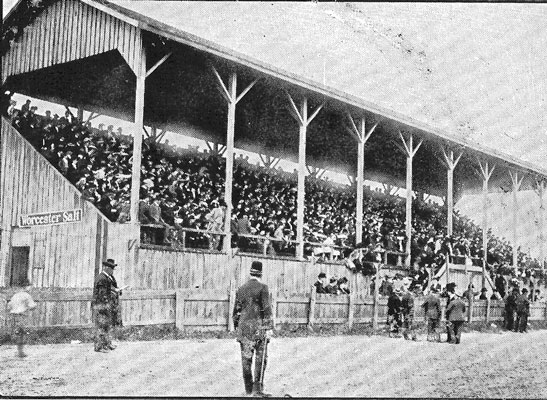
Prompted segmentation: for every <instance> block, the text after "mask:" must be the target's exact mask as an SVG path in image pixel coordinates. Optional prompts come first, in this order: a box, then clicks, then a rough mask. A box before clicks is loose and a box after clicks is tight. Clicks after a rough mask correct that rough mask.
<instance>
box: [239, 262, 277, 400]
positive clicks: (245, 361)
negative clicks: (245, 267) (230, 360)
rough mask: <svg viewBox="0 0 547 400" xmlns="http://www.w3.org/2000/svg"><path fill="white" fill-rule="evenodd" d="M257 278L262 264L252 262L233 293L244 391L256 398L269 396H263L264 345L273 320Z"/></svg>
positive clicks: (265, 288) (265, 294)
mask: <svg viewBox="0 0 547 400" xmlns="http://www.w3.org/2000/svg"><path fill="white" fill-rule="evenodd" d="M261 277H262V263H261V262H260V261H253V263H252V265H251V278H250V279H249V281H247V283H245V284H244V285H243V286H241V287H240V288H239V289H238V291H237V294H236V301H235V306H234V312H233V320H234V327H235V328H236V333H237V341H238V342H239V344H240V346H241V364H242V366H243V382H244V383H245V392H246V393H247V394H253V395H254V396H257V397H269V396H270V395H269V394H267V393H264V371H265V369H266V364H267V359H268V354H267V344H268V342H269V341H270V337H271V334H272V329H273V321H272V308H271V305H270V293H269V291H268V286H267V285H265V284H263V283H262V282H260V278H261ZM255 352H256V357H254V358H255V360H254V361H255V367H254V379H253V356H254V355H255Z"/></svg>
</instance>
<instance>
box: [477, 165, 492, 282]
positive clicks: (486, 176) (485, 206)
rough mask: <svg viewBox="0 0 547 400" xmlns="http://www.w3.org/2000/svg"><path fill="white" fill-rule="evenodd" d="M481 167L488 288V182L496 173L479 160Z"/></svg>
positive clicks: (484, 277) (483, 277) (483, 235)
mask: <svg viewBox="0 0 547 400" xmlns="http://www.w3.org/2000/svg"><path fill="white" fill-rule="evenodd" d="M479 167H480V169H481V172H482V177H483V180H482V193H483V203H482V204H483V205H482V253H483V259H482V287H486V263H487V259H488V181H489V180H490V177H491V176H492V173H493V172H494V169H495V166H494V165H493V166H491V167H490V165H489V164H488V161H486V162H485V163H484V165H483V164H482V162H481V161H480V160H479Z"/></svg>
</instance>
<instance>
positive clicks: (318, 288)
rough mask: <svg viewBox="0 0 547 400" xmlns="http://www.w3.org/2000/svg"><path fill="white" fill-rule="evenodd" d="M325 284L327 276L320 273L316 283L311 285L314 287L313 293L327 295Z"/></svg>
mask: <svg viewBox="0 0 547 400" xmlns="http://www.w3.org/2000/svg"><path fill="white" fill-rule="evenodd" d="M326 282H327V274H325V273H324V272H320V273H319V275H318V276H317V282H315V283H314V284H313V286H315V293H319V294H324V293H327V289H326V287H325V283H326Z"/></svg>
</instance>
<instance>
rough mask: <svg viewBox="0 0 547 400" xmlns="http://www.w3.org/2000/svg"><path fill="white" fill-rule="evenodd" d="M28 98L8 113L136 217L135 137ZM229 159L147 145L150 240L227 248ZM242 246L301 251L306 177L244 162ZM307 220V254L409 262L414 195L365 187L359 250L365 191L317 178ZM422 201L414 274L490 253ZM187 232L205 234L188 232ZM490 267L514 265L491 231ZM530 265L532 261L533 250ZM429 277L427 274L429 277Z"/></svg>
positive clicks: (145, 212) (462, 226) (54, 159)
mask: <svg viewBox="0 0 547 400" xmlns="http://www.w3.org/2000/svg"><path fill="white" fill-rule="evenodd" d="M36 111H37V108H36V107H35V106H32V105H31V102H30V101H27V102H26V103H25V104H24V105H22V107H21V108H20V110H17V109H16V108H15V104H14V102H12V103H11V105H10V108H9V109H8V111H7V113H8V115H9V117H10V118H11V121H12V123H13V125H14V126H15V127H16V128H17V129H18V130H19V131H20V132H21V133H22V134H23V135H24V136H25V137H26V138H27V139H28V140H29V142H30V143H32V145H33V146H34V147H36V148H37V149H38V150H39V151H40V152H41V153H42V154H43V155H44V156H45V157H46V158H47V159H48V160H50V162H51V163H52V164H53V165H54V166H56V167H57V168H58V169H59V171H61V172H62V173H63V174H64V175H65V176H66V177H67V178H68V179H69V180H70V181H71V182H72V183H73V184H74V185H75V186H76V187H77V188H78V189H79V190H81V192H82V194H83V196H84V197H85V198H86V199H87V200H89V201H91V202H93V203H94V204H96V205H97V207H98V208H99V209H100V210H101V211H102V212H103V213H104V215H105V216H106V217H107V218H109V219H110V220H111V221H117V222H120V223H125V222H127V221H129V219H130V213H129V204H130V191H131V166H132V158H131V157H132V146H133V141H132V137H131V136H126V135H123V134H122V132H121V129H118V130H117V131H114V128H113V127H112V126H110V127H108V128H107V129H105V128H104V126H102V125H99V127H98V128H93V127H91V125H90V123H89V122H86V121H80V120H78V118H76V117H75V116H74V115H73V114H72V113H71V112H70V111H69V109H68V108H67V111H66V113H65V115H64V116H61V117H60V116H58V115H57V114H54V115H51V112H49V111H46V112H45V115H38V114H37V113H36ZM224 171H225V160H224V159H223V158H222V157H221V156H219V155H217V154H214V153H211V152H198V151H197V150H195V149H194V150H192V149H181V148H179V147H176V146H172V145H170V144H169V143H168V141H166V142H165V143H157V142H156V141H155V140H152V139H146V140H144V144H143V151H142V167H141V188H140V199H141V201H140V206H139V220H140V221H139V222H140V223H141V224H143V225H144V226H148V225H150V226H154V227H155V229H157V230H159V232H160V233H161V235H159V237H160V238H159V239H158V238H157V237H156V238H153V237H152V236H150V237H147V236H146V235H145V237H144V242H146V241H149V242H150V241H156V242H159V243H162V244H164V245H171V246H177V245H180V242H181V241H182V240H183V237H184V240H185V243H184V245H185V246H187V247H209V248H212V249H220V248H221V246H222V241H223V236H222V232H223V228H224V218H225V207H226V205H225V204H223V198H224ZM233 182H234V183H233V214H232V221H231V232H232V234H233V238H232V246H233V247H239V248H240V249H242V250H250V251H256V250H259V249H261V248H262V245H263V240H262V239H258V238H256V236H258V237H266V236H268V237H270V238H271V240H270V241H269V243H267V252H269V253H270V254H294V250H295V247H296V243H295V240H296V216H297V175H296V174H295V173H294V172H286V171H283V170H281V169H272V168H267V167H264V166H259V165H253V164H251V163H249V162H248V159H246V158H243V157H241V156H240V157H239V158H236V160H235V165H234V181H233ZM305 185H306V199H305V200H306V208H305V217H304V239H305V241H306V244H305V254H306V255H307V256H309V257H315V258H326V259H337V258H340V259H341V258H346V259H349V260H350V261H351V263H348V266H349V267H350V268H352V269H355V270H358V271H360V272H362V273H364V274H370V275H372V272H371V271H372V269H373V268H371V267H370V263H371V262H373V261H375V257H377V255H376V253H375V252H374V251H373V250H378V249H380V251H383V252H387V253H388V254H387V256H388V262H390V263H391V264H396V263H399V264H400V263H401V261H402V260H404V257H402V256H401V255H397V254H393V253H397V252H399V253H402V252H403V251H404V249H405V248H406V243H405V241H406V238H405V229H404V221H405V200H404V199H403V198H400V197H397V196H389V195H386V194H383V193H378V192H376V191H372V190H370V189H368V188H366V189H365V196H364V220H363V235H362V237H363V240H362V243H360V244H357V246H356V247H357V248H361V249H365V250H366V251H364V252H361V253H360V254H358V255H357V256H355V254H354V253H352V250H353V249H354V248H355V246H353V244H354V242H355V204H356V199H355V188H354V187H348V186H344V185H338V184H336V183H333V182H330V181H327V180H323V179H317V178H315V177H313V176H309V177H307V178H306V181H305ZM420 197H421V196H417V198H416V199H415V200H414V205H413V209H414V213H413V235H412V243H411V261H412V266H413V267H412V268H413V271H411V272H412V273H414V272H416V273H418V272H419V271H420V268H425V269H429V268H433V271H434V272H436V271H437V270H438V269H439V268H440V267H441V266H442V265H443V263H444V260H445V257H446V255H449V256H450V257H453V258H454V260H453V261H455V262H458V263H469V264H473V263H475V264H477V262H478V260H477V259H480V258H482V256H483V254H482V246H481V243H482V230H481V228H480V227H478V226H477V225H475V224H474V223H472V221H470V220H468V219H467V218H465V217H464V216H460V215H458V214H456V215H455V218H454V232H455V234H454V235H453V236H452V237H448V236H446V234H445V226H446V213H445V211H444V209H443V207H441V206H439V205H437V204H434V203H427V202H425V201H423V200H422V199H421V198H420ZM181 228H193V229H197V230H205V231H208V232H207V233H203V232H187V233H186V234H184V235H182V233H181ZM489 238H490V239H489V241H490V242H489V247H488V254H487V260H488V264H489V265H506V264H508V263H510V262H511V255H512V252H511V246H510V244H509V243H507V242H506V241H505V240H501V239H499V238H496V237H495V236H493V235H489ZM519 260H520V261H521V263H522V264H523V263H525V262H530V259H529V258H526V255H525V254H524V253H522V252H521V253H520V254H519ZM422 275H423V273H422Z"/></svg>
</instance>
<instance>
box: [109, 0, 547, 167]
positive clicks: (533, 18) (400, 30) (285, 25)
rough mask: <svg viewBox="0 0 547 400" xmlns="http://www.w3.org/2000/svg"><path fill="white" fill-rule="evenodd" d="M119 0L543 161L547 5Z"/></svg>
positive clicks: (242, 50) (278, 64)
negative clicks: (155, 0)
mask: <svg viewBox="0 0 547 400" xmlns="http://www.w3.org/2000/svg"><path fill="white" fill-rule="evenodd" d="M113 3H115V4H117V5H119V6H122V7H125V8H128V9H130V10H133V11H135V12H138V13H140V14H143V15H145V16H147V17H149V18H152V19H155V20H157V21H161V22H163V23H165V24H167V25H170V26H172V27H174V28H177V29H179V30H182V31H184V32H187V33H190V34H193V35H196V36H198V37H201V38H204V39H207V40H210V41H213V42H215V43H218V44H220V45H221V46H224V47H226V48H229V49H232V50H234V51H236V52H238V53H241V54H244V55H247V56H249V57H252V58H254V59H256V60H260V61H262V62H264V63H267V64H270V65H272V66H275V67H277V68H280V69H283V70H286V71H290V72H292V73H296V74H298V75H301V76H304V77H306V78H308V79H312V80H314V81H316V82H318V83H324V84H326V85H328V86H332V87H334V88H337V89H339V90H342V91H344V92H347V93H349V94H351V95H354V96H356V97H359V98H362V99H363V100H366V101H370V102H373V103H375V104H378V105H380V106H382V107H385V108H388V109H391V110H394V111H396V112H399V113H402V114H405V115H407V116H410V117H412V118H415V119H417V120H420V121H422V122H425V123H428V124H430V125H432V126H434V127H436V128H440V129H443V130H446V131H447V132H449V133H451V134H453V135H461V136H463V137H465V138H467V139H469V140H472V141H475V142H477V143H480V144H482V145H484V146H488V147H492V148H496V149H498V150H501V151H503V152H505V153H508V154H510V155H513V156H515V157H518V158H521V159H523V160H526V161H530V162H533V163H536V164H538V165H540V166H542V167H547V160H544V158H545V157H544V154H543V153H544V146H545V138H546V134H547V117H546V111H547V100H546V96H547V68H546V64H547V55H546V52H545V49H547V5H545V4H448V3H443V4H429V3H387V4H386V3H381V4H380V3H314V2H296V3H292V2H279V3H268V2H259V3H257V2H252V3H246V2H161V3H160V4H159V5H158V3H157V2H152V1H137V2H135V1H114V2H113Z"/></svg>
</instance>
